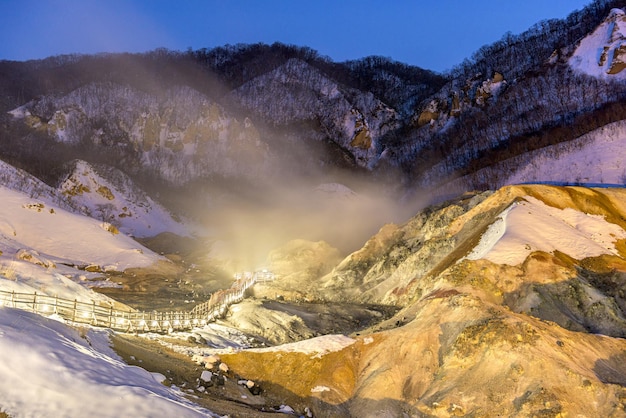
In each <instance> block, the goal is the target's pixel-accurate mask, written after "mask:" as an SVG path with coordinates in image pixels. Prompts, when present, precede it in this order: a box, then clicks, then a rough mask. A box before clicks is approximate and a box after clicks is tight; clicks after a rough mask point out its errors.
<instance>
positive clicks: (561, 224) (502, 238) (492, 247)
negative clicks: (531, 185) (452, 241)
mask: <svg viewBox="0 0 626 418" xmlns="http://www.w3.org/2000/svg"><path fill="white" fill-rule="evenodd" d="M624 238H626V231H624V230H623V229H622V228H621V227H619V226H618V225H616V224H613V223H610V222H607V221H606V220H605V219H604V218H603V217H601V216H597V215H589V214H586V213H583V212H580V211H577V210H574V209H570V208H566V209H557V208H554V207H551V206H548V205H546V204H545V203H543V202H541V201H540V200H538V199H535V198H533V197H530V196H526V197H524V200H523V201H521V202H518V203H516V204H514V205H512V206H510V207H509V208H508V209H507V210H505V211H504V212H503V213H502V214H501V216H500V218H498V219H497V220H496V222H494V223H493V224H492V225H491V226H490V227H489V229H488V230H487V231H486V232H485V233H484V234H483V236H482V238H481V240H480V242H479V243H478V245H477V246H476V247H475V248H474V249H473V250H472V252H471V253H470V254H469V255H468V256H467V257H466V258H468V259H470V260H478V259H487V260H489V261H492V262H494V263H497V264H509V265H512V266H514V265H518V264H521V263H522V262H524V260H525V259H526V257H527V256H528V255H529V254H530V253H531V252H533V251H544V252H549V253H550V252H553V251H555V250H558V251H560V252H562V253H565V254H568V255H569V256H571V257H573V258H575V259H578V260H582V259H584V258H587V257H596V256H600V255H602V254H615V253H616V249H615V241H617V240H619V239H624Z"/></svg>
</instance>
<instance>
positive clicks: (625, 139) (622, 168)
mask: <svg viewBox="0 0 626 418" xmlns="http://www.w3.org/2000/svg"><path fill="white" fill-rule="evenodd" d="M488 183H495V185H496V186H498V187H501V186H505V185H513V184H523V183H554V184H589V185H602V184H606V185H623V184H626V121H621V122H615V123H611V124H608V125H605V126H603V127H602V128H599V129H596V130H593V131H591V132H589V133H587V134H585V135H583V136H581V137H579V138H576V139H574V140H572V141H568V142H563V143H560V144H557V145H552V146H548V147H544V148H541V149H538V150H535V151H531V152H527V153H525V154H523V155H520V156H518V157H514V158H511V159H508V160H505V161H502V162H500V163H498V164H495V165H493V166H491V167H487V168H484V169H482V170H479V171H477V172H476V173H473V174H471V175H468V176H465V177H461V178H459V179H456V180H454V181H452V182H450V183H448V184H446V185H445V187H443V188H441V189H439V190H438V191H437V192H436V193H438V194H443V193H452V194H454V193H462V192H463V191H465V190H467V189H468V188H469V187H470V185H472V184H488Z"/></svg>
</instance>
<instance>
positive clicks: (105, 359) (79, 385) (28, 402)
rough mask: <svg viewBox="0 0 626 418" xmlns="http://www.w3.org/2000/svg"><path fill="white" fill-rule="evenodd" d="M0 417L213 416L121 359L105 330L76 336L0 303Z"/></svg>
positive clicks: (39, 318) (31, 314) (44, 320)
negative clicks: (113, 348)
mask: <svg viewBox="0 0 626 418" xmlns="http://www.w3.org/2000/svg"><path fill="white" fill-rule="evenodd" d="M0 357H2V358H3V359H4V360H3V361H2V362H0V375H2V379H0V415H2V412H3V413H5V414H8V416H10V417H16V418H17V417H50V418H56V417H78V416H83V417H120V416H129V417H130V416H132V417H155V416H176V417H217V416H218V415H215V414H213V413H212V412H210V411H208V410H206V409H204V408H200V407H199V406H197V405H195V404H193V403H192V402H190V401H189V400H187V399H185V397H184V396H183V393H182V392H181V391H179V390H178V391H177V390H175V389H174V388H169V387H166V386H165V385H163V384H161V381H162V380H163V379H164V377H163V376H160V375H158V374H151V373H149V372H148V371H146V370H144V369H141V368H139V367H135V366H129V365H127V364H125V363H124V362H123V361H122V360H121V359H120V358H119V356H117V355H116V354H115V353H114V352H113V351H112V350H111V348H110V341H109V339H108V335H107V333H106V331H95V330H90V331H89V332H87V333H86V334H81V333H80V332H79V331H78V330H75V329H72V328H69V327H67V326H65V325H64V324H62V323H59V322H57V321H54V320H52V319H47V318H44V317H41V316H39V315H36V314H33V313H29V312H24V311H18V310H15V309H11V308H4V307H0Z"/></svg>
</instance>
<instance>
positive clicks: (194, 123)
mask: <svg viewBox="0 0 626 418" xmlns="http://www.w3.org/2000/svg"><path fill="white" fill-rule="evenodd" d="M9 113H10V114H11V115H12V116H13V117H14V118H16V119H21V120H23V121H24V122H25V123H26V124H27V125H28V126H30V127H31V128H32V129H35V130H38V131H41V132H45V133H46V134H48V135H51V136H52V137H53V138H55V139H56V140H58V141H62V142H66V143H69V144H74V145H76V144H79V143H81V141H86V142H87V143H90V142H91V143H93V144H95V145H98V146H105V147H109V148H111V149H112V151H115V152H118V153H121V154H124V155H126V157H129V156H130V155H135V154H134V153H137V158H138V159H139V161H137V162H135V163H136V164H138V166H137V167H136V169H140V171H141V169H143V171H144V172H145V171H149V172H150V173H159V175H160V176H161V177H162V178H163V179H165V180H167V181H169V182H172V183H177V184H178V183H184V182H187V181H190V180H193V179H196V178H198V177H203V176H209V175H212V174H219V175H223V176H234V177H237V176H242V177H254V176H257V175H259V174H262V173H267V172H268V170H269V169H270V168H271V166H270V163H269V160H270V155H269V150H268V147H267V145H266V144H265V143H264V142H263V141H262V139H261V138H260V135H259V132H258V131H257V129H256V127H255V126H254V125H253V124H252V123H251V121H250V120H249V119H248V118H245V117H244V118H241V119H237V118H235V117H234V116H232V115H230V114H228V113H227V112H226V110H225V109H224V108H223V107H222V106H220V105H219V104H218V103H215V102H214V101H212V100H211V99H209V98H208V97H206V96H205V95H203V94H201V93H199V92H198V91H196V90H194V89H192V88H190V87H186V86H174V87H172V88H170V89H167V90H166V91H164V92H163V93H162V94H160V95H156V94H150V93H147V92H144V91H141V90H139V89H136V88H133V87H131V86H123V85H118V84H115V83H98V82H94V83H90V84H87V85H84V86H82V87H79V88H77V89H76V90H73V91H71V92H70V93H68V94H65V95H48V96H43V97H40V98H38V99H36V100H33V101H31V102H29V103H27V104H25V105H23V106H21V107H19V108H17V109H14V110H13V111H11V112H9ZM131 150H132V151H131Z"/></svg>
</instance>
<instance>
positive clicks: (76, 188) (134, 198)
mask: <svg viewBox="0 0 626 418" xmlns="http://www.w3.org/2000/svg"><path fill="white" fill-rule="evenodd" d="M100 172H102V174H100ZM59 190H60V192H61V193H62V194H63V196H64V197H65V198H66V200H67V201H68V202H69V205H70V206H71V207H73V208H76V209H78V210H79V211H80V212H81V213H84V214H86V215H88V216H91V217H93V218H95V219H99V220H102V221H105V222H110V223H111V224H113V225H115V226H116V227H117V228H118V229H119V230H120V231H122V232H124V233H126V234H130V235H133V236H137V237H151V236H155V235H158V234H160V233H162V232H171V233H174V234H177V235H182V236H185V235H189V234H190V231H189V227H188V226H185V225H184V224H183V223H181V222H178V221H176V220H174V218H173V217H172V214H171V213H170V212H169V211H168V210H166V209H165V208H164V207H163V206H162V205H160V204H159V203H157V202H155V201H154V200H152V198H151V197H150V196H148V195H147V194H146V193H145V192H144V191H143V190H141V189H140V188H139V187H137V185H136V184H135V183H134V182H133V181H132V180H131V179H130V178H129V177H128V176H127V175H125V174H124V173H122V172H121V171H119V170H117V169H115V168H113V167H107V166H99V167H98V168H97V170H96V168H94V167H93V166H91V165H90V164H89V163H87V162H85V161H76V162H75V163H74V168H73V169H72V172H71V174H70V175H69V176H68V177H67V178H66V179H65V180H64V181H63V182H62V183H61V184H60V186H59Z"/></svg>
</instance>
